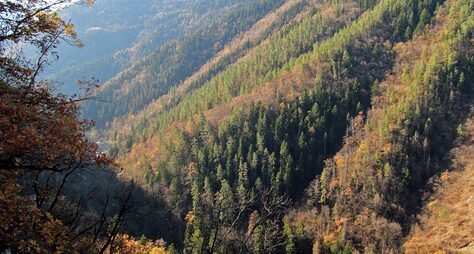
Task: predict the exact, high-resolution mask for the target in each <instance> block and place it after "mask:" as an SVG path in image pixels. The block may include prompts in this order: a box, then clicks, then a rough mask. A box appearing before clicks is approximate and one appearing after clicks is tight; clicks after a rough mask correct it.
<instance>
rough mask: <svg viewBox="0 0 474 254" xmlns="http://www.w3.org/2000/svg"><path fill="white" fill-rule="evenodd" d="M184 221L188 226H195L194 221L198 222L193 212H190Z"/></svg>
mask: <svg viewBox="0 0 474 254" xmlns="http://www.w3.org/2000/svg"><path fill="white" fill-rule="evenodd" d="M184 220H185V221H186V223H187V224H188V225H190V224H193V222H194V220H196V215H195V214H194V212H193V211H190V212H188V214H186V217H185V218H184Z"/></svg>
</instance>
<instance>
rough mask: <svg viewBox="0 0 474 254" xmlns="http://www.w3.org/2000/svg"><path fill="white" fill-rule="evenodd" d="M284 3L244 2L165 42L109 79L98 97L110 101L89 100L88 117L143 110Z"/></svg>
mask: <svg viewBox="0 0 474 254" xmlns="http://www.w3.org/2000/svg"><path fill="white" fill-rule="evenodd" d="M282 2H283V1H282V0H259V1H252V2H251V3H248V4H247V3H245V2H244V3H242V4H240V5H239V7H238V8H237V9H236V10H235V11H232V12H230V13H228V14H226V15H224V16H223V17H221V18H216V19H215V20H213V21H211V22H210V23H209V24H206V25H205V26H203V27H201V28H199V29H197V30H196V31H192V32H190V33H189V34H187V35H186V36H184V37H183V38H180V39H178V40H176V41H173V42H170V43H168V44H165V45H163V46H162V47H160V48H159V49H157V50H155V51H154V52H153V53H151V54H149V56H147V57H145V58H144V59H143V60H142V61H139V62H138V63H136V64H134V65H133V66H131V67H130V68H128V69H126V70H124V71H122V72H120V73H119V74H118V75H117V76H115V77H114V78H112V79H111V80H109V81H108V82H106V84H105V85H104V86H103V87H102V88H101V90H100V91H99V93H98V95H97V96H98V97H99V98H100V99H101V100H105V101H108V102H109V103H100V102H96V101H88V102H87V103H85V104H84V105H83V108H84V110H83V112H84V116H85V117H89V118H92V119H95V120H96V121H97V125H98V127H103V126H104V124H105V123H107V122H110V121H112V120H113V119H114V118H115V117H121V116H124V115H126V114H128V113H135V112H137V111H138V110H141V109H143V108H144V107H145V106H146V105H147V104H149V103H150V102H152V101H153V100H155V99H157V98H158V97H160V96H162V95H164V94H166V93H167V92H168V91H169V90H170V89H171V88H172V87H173V86H175V85H177V83H179V82H181V81H182V80H185V79H186V78H187V77H189V76H191V75H192V74H193V73H194V72H195V71H197V70H199V68H200V66H201V65H203V64H205V63H206V62H207V61H209V60H210V59H211V58H212V57H213V56H214V55H216V54H217V53H218V52H219V51H220V50H221V49H223V47H224V46H225V45H226V44H227V43H228V42H230V41H231V40H232V39H233V38H234V37H235V36H237V35H238V34H239V33H241V32H243V31H245V30H247V29H248V28H250V27H251V26H252V25H253V24H254V23H255V22H257V21H258V20H259V19H260V18H262V17H263V16H265V14H266V13H267V12H270V11H272V10H273V9H274V8H277V7H278V6H279V5H281V4H282Z"/></svg>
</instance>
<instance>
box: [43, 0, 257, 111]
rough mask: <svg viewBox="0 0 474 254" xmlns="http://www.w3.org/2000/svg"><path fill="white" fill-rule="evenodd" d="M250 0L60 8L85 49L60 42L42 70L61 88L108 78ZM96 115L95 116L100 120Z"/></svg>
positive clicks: (118, 0)
mask: <svg viewBox="0 0 474 254" xmlns="http://www.w3.org/2000/svg"><path fill="white" fill-rule="evenodd" d="M248 2H249V1H247V0H246V1H239V2H238V3H236V2H235V1H229V0H223V1H211V2H210V1H202V0H196V1H183V0H178V1H175V0H173V1H169V0H144V1H143V0H139V1H136V0H134V1H122V0H114V1H105V0H97V1H95V4H94V7H86V6H83V5H77V6H76V5H73V6H71V7H70V8H66V9H65V10H63V11H62V13H61V14H62V15H63V16H64V18H66V19H68V20H70V21H71V22H72V23H73V24H74V25H75V30H76V32H77V33H78V35H79V37H80V38H81V40H82V41H83V43H84V47H83V48H75V47H71V46H70V45H68V44H63V45H60V46H59V48H58V49H57V52H58V54H59V56H60V58H59V61H58V62H56V63H53V64H52V66H49V67H48V68H47V69H46V72H45V73H44V74H43V75H44V76H46V77H47V78H49V79H51V80H53V81H59V82H63V83H64V85H63V86H60V87H59V89H60V91H61V92H67V93H72V92H77V87H76V86H75V84H76V81H77V80H79V79H89V78H92V77H94V78H97V79H99V81H100V83H104V82H106V81H107V80H108V79H110V78H112V77H113V76H115V75H116V74H117V73H118V72H119V71H120V70H123V69H125V68H128V67H130V66H132V65H133V64H136V63H138V62H140V61H141V60H142V59H143V57H144V56H146V55H147V54H150V53H151V52H154V51H155V50H156V49H157V48H159V47H161V46H162V45H164V44H167V43H170V42H172V41H174V40H176V39H179V38H182V37H184V36H185V35H187V34H189V33H191V32H193V31H195V30H197V29H201V28H202V27H204V26H206V25H208V24H209V23H210V22H211V21H212V20H215V19H218V18H220V17H222V16H224V15H226V14H228V13H230V12H232V11H234V10H235V9H236V8H239V6H242V5H245V4H246V3H248ZM96 120H97V119H96Z"/></svg>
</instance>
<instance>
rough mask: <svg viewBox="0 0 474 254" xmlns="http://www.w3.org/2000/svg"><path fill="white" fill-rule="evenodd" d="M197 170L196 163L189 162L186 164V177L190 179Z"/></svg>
mask: <svg viewBox="0 0 474 254" xmlns="http://www.w3.org/2000/svg"><path fill="white" fill-rule="evenodd" d="M196 171H197V165H196V162H190V163H189V165H188V177H189V179H192V178H193V177H194V175H195V174H196Z"/></svg>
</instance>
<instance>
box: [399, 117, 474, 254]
mask: <svg viewBox="0 0 474 254" xmlns="http://www.w3.org/2000/svg"><path fill="white" fill-rule="evenodd" d="M473 112H474V111H473V110H472V109H471V114H470V115H469V117H468V120H467V121H466V122H465V123H464V124H463V125H460V126H459V127H458V130H460V133H462V134H461V136H460V137H458V138H457V140H456V141H455V145H454V148H453V150H452V151H451V152H450V157H452V164H451V166H450V168H449V171H447V172H444V173H442V174H441V177H439V178H434V179H433V185H434V188H435V190H436V192H435V193H434V194H433V195H432V196H431V197H430V198H429V201H428V202H427V204H426V205H425V206H424V208H423V212H422V213H421V214H420V215H419V216H418V218H419V221H420V222H419V223H417V224H416V225H415V226H414V227H413V228H412V232H411V233H410V235H409V237H408V239H407V241H406V242H405V244H404V249H405V252H406V253H434V252H437V251H446V252H459V253H474V157H473V155H474V114H473Z"/></svg>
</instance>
